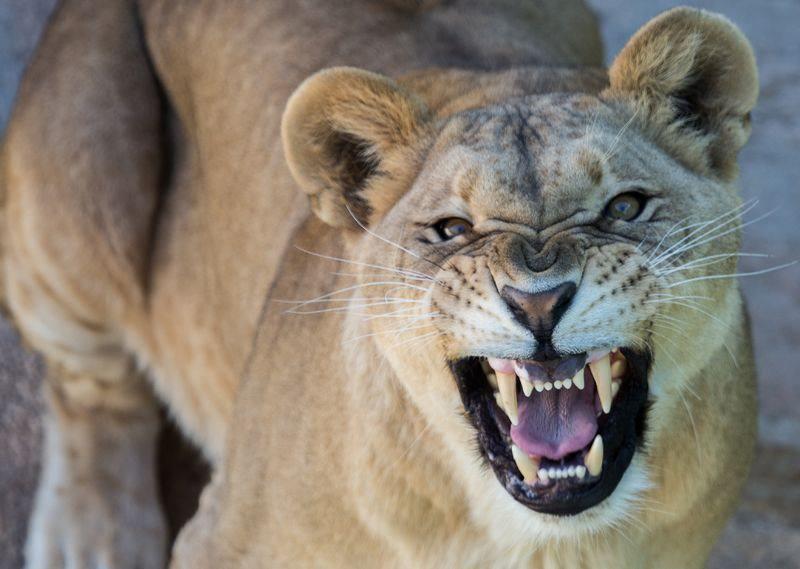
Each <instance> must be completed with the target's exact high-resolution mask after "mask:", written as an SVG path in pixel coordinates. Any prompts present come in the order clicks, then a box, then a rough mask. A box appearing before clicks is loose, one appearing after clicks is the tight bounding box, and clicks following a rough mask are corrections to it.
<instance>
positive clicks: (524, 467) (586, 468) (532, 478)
mask: <svg viewBox="0 0 800 569" xmlns="http://www.w3.org/2000/svg"><path fill="white" fill-rule="evenodd" d="M511 454H512V456H513V457H514V462H515V463H516V464H517V468H518V469H519V471H520V474H522V479H523V480H524V481H525V482H526V483H528V484H532V483H534V482H536V480H537V478H538V480H541V481H542V482H543V483H547V481H548V480H551V479H553V480H558V479H561V478H573V477H575V478H578V479H579V480H582V479H583V478H584V477H585V476H586V473H587V472H588V473H589V474H590V475H592V476H599V475H600V473H601V472H602V471H603V437H601V436H600V435H596V436H595V438H594V441H592V446H591V447H590V448H589V452H588V453H586V456H585V457H584V459H583V464H582V465H578V466H569V467H559V468H556V467H551V468H539V465H540V463H541V459H540V458H537V457H532V456H529V455H528V454H527V453H526V452H525V451H523V450H522V449H521V448H519V447H518V446H517V445H515V444H512V445H511Z"/></svg>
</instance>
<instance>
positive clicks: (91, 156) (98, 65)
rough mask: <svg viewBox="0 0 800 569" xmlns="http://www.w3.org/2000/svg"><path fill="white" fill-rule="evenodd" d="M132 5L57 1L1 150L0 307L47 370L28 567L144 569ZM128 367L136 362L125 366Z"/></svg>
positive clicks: (140, 63)
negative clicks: (0, 288) (0, 290)
mask: <svg viewBox="0 0 800 569" xmlns="http://www.w3.org/2000/svg"><path fill="white" fill-rule="evenodd" d="M136 5H137V3H135V2H129V1H127V0H103V1H102V2H97V1H96V0H64V1H62V2H61V3H60V5H59V8H58V9H57V11H56V12H55V14H54V16H53V18H52V20H51V21H50V23H49V25H48V28H47V30H46V32H45V34H44V36H43V39H42V41H41V43H40V45H39V47H38V49H37V53H36V55H35V57H34V58H33V60H32V62H31V65H30V66H29V68H28V69H27V71H26V74H25V77H24V78H23V81H22V83H21V85H20V90H19V94H18V99H17V102H16V105H15V108H14V110H13V114H12V117H11V120H10V122H9V126H8V130H7V134H6V140H5V144H4V147H3V152H2V162H3V163H2V164H0V173H2V175H3V180H2V182H0V186H2V187H3V188H4V189H5V191H6V196H5V204H4V211H3V214H2V215H3V219H2V225H3V226H4V227H3V230H2V238H1V239H0V241H2V248H3V255H2V257H3V258H2V261H3V268H4V279H3V280H4V285H5V287H4V288H5V291H4V296H5V299H4V300H5V301H6V302H7V304H8V308H9V310H10V312H11V316H12V317H13V320H14V322H15V324H16V325H17V327H18V328H19V330H20V332H21V334H22V336H23V338H24V339H25V341H26V342H27V343H28V344H29V345H30V346H32V347H33V348H35V349H36V350H38V351H39V352H41V353H42V354H43V355H44V357H45V359H46V361H47V363H48V367H49V369H48V376H47V378H48V380H47V384H46V387H45V392H46V393H45V395H46V400H47V415H46V417H45V426H46V427H45V448H44V470H43V472H42V477H41V483H40V489H39V493H38V496H37V501H36V506H35V512H34V514H33V518H32V520H31V523H30V532H29V537H28V546H27V564H28V567H29V568H31V569H44V568H47V569H60V568H62V567H66V568H69V569H72V568H75V569H99V568H103V569H120V568H128V567H130V568H137V569H157V568H161V567H163V564H164V559H165V552H166V544H165V538H166V532H165V527H164V522H163V520H162V514H161V511H160V506H159V504H158V500H157V492H156V480H155V476H156V475H155V463H154V452H155V438H156V433H157V430H158V413H157V408H156V403H155V401H154V399H153V396H152V394H151V393H150V391H149V386H148V385H147V384H146V382H145V381H143V379H142V377H141V374H140V373H139V372H138V371H137V370H136V366H135V365H134V358H133V355H132V354H133V351H134V350H136V349H137V346H138V345H139V344H140V343H141V342H138V343H137V340H138V339H139V338H141V337H142V335H143V332H142V330H146V329H147V326H148V318H149V313H148V308H147V290H146V283H147V282H148V270H149V269H148V263H149V253H148V251H149V243H150V240H151V237H152V233H153V227H154V224H155V219H156V215H157V209H156V204H157V197H158V193H159V188H160V185H161V183H162V173H163V170H162V145H163V141H162V137H161V134H162V127H163V125H162V122H161V119H162V107H161V101H160V98H159V93H158V88H157V85H156V81H155V78H154V77H153V73H152V69H151V67H150V65H149V62H148V60H147V55H146V50H145V46H144V43H143V42H144V39H143V37H142V35H141V33H140V30H139V29H138V25H137V14H136V12H135V10H136ZM137 355H139V356H141V354H137Z"/></svg>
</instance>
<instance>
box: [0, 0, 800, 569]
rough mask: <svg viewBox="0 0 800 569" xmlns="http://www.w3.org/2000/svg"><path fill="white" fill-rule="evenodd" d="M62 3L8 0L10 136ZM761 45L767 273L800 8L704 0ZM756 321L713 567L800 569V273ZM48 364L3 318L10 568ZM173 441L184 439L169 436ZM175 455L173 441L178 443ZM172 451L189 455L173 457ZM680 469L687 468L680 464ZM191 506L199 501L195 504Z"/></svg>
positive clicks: (626, 24)
mask: <svg viewBox="0 0 800 569" xmlns="http://www.w3.org/2000/svg"><path fill="white" fill-rule="evenodd" d="M54 4H55V0H0V133H2V130H3V127H4V125H5V123H6V121H7V119H8V114H9V112H10V107H11V104H12V100H13V97H14V93H15V91H16V87H17V83H18V81H19V77H20V74H21V73H22V71H23V69H24V66H25V63H26V61H27V60H28V58H29V56H30V54H31V52H32V50H33V48H34V47H35V45H36V42H37V39H38V37H39V34H40V32H41V30H42V27H43V25H44V24H45V22H46V20H47V17H48V15H49V13H50V11H51V10H52V7H53V5H54ZM590 4H591V5H592V6H593V7H594V8H595V10H596V11H597V13H598V15H599V16H600V22H601V28H602V31H603V35H604V38H605V41H606V54H607V55H606V60H607V61H608V62H610V60H611V59H612V58H613V56H614V54H616V53H617V52H618V51H619V49H620V48H621V47H622V46H623V45H624V43H625V41H626V40H627V39H628V38H629V37H630V36H631V35H632V34H633V33H634V32H635V31H636V30H637V29H638V28H639V26H641V25H642V24H643V23H644V22H645V21H647V20H648V19H649V18H651V17H652V16H654V15H656V14H657V13H659V12H661V11H663V10H665V9H667V8H671V7H673V6H674V5H676V3H675V2H670V1H667V0H647V1H645V0H639V1H638V2H632V1H631V0H627V1H623V0H590ZM692 4H693V5H694V6H697V7H701V8H706V9H709V10H714V11H717V12H721V13H723V14H725V15H726V16H728V17H729V18H731V19H732V20H733V21H734V22H736V23H737V24H738V25H739V26H740V27H741V28H742V30H743V31H744V33H745V34H746V35H747V37H748V38H749V39H750V41H751V42H752V43H753V46H754V48H755V51H756V56H757V58H758V67H759V71H760V81H761V97H760V100H759V103H758V106H757V107H756V109H755V111H754V113H753V135H752V138H751V139H750V142H749V144H748V145H747V146H746V147H745V149H744V151H743V152H742V155H741V160H740V163H741V180H740V185H741V187H742V192H743V194H744V197H745V199H758V200H759V205H758V207H757V208H755V210H754V211H753V212H751V213H750V214H749V215H748V218H750V219H753V218H755V217H757V216H758V215H760V214H762V213H766V212H769V211H773V213H772V214H771V215H770V216H769V217H768V218H767V219H765V220H763V221H760V222H758V223H755V224H753V225H751V226H749V227H748V228H746V230H745V240H744V247H743V250H744V251H746V252H751V253H769V254H771V255H773V258H772V259H748V258H744V259H743V260H742V262H741V264H740V268H741V270H742V271H745V272H747V271H757V270H760V269H763V268H767V267H770V266H774V265H778V264H781V263H784V262H787V261H791V260H795V259H799V258H800V220H798V215H800V1H798V0H760V1H759V2H754V1H752V0H704V1H698V2H693V3H692ZM742 285H743V287H744V290H745V294H746V296H747V300H748V304H749V307H750V312H751V315H752V319H753V326H754V334H755V349H756V359H757V364H758V369H759V375H760V397H761V414H760V442H759V450H758V455H757V458H756V463H755V465H754V467H753V471H752V474H751V477H750V479H749V481H748V484H747V487H746V490H745V495H744V499H743V501H742V504H741V506H740V508H739V510H738V512H737V514H736V516H735V517H734V518H733V520H732V521H731V522H730V524H729V525H728V528H727V529H726V531H725V533H724V534H723V536H722V539H721V540H720V541H719V543H718V544H717V546H716V549H715V553H714V555H713V557H712V560H711V562H710V564H709V567H711V568H712V569H739V568H755V567H758V568H770V569H783V568H800V265H795V266H793V267H790V268H788V269H785V270H781V271H777V272H774V273H770V274H767V275H762V276H751V277H745V278H743V279H742ZM41 374H42V365H41V362H40V361H39V360H38V359H37V358H36V357H34V356H33V355H31V354H29V353H27V352H25V351H23V350H22V348H21V347H20V345H19V339H18V337H17V335H16V333H15V332H14V331H13V330H12V329H11V328H10V326H9V325H8V323H7V322H6V321H5V320H4V319H2V318H0V569H16V568H18V567H21V565H22V556H21V546H22V543H23V541H24V536H25V528H26V524H27V517H28V513H29V510H30V506H31V501H32V498H33V492H34V489H35V487H36V479H37V476H38V466H39V452H40V445H41V425H40V420H39V412H40V409H41V400H40V396H39V385H40V381H41ZM168 438H171V439H174V438H175V435H174V434H172V435H168ZM168 446H170V448H172V447H174V444H173V445H168ZM174 452H179V453H180V454H179V456H178V458H175V456H174ZM170 454H171V455H172V456H171V459H170V460H169V461H166V462H168V463H169V464H168V465H167V466H168V468H169V469H171V471H172V473H173V474H172V475H171V476H170V475H169V473H168V474H167V475H166V476H165V477H166V478H169V479H170V480H172V482H171V483H170V485H168V486H167V488H166V490H165V491H164V497H165V499H166V500H167V501H168V502H170V503H172V504H174V506H173V508H172V509H174V510H178V513H177V514H176V515H177V517H178V518H182V517H185V516H186V515H188V514H189V513H190V512H189V511H188V509H190V508H191V499H189V498H187V496H191V495H192V494H193V493H194V491H195V490H196V488H197V487H198V485H199V484H201V483H202V480H203V476H204V474H203V468H202V466H200V465H199V464H198V462H197V460H196V459H195V458H194V457H193V456H192V455H191V452H188V451H186V450H179V451H170ZM676 468H680V465H676ZM187 502H189V504H188V505H187Z"/></svg>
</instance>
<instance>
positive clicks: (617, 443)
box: [451, 348, 650, 515]
mask: <svg viewBox="0 0 800 569" xmlns="http://www.w3.org/2000/svg"><path fill="white" fill-rule="evenodd" d="M649 368H650V355H649V354H647V353H642V352H638V351H635V350H631V349H627V348H614V349H613V350H604V351H595V352H590V353H588V354H586V353H584V354H578V355H573V356H569V357H565V358H562V359H553V360H542V361H538V360H505V359H495V358H488V359H486V358H477V357H471V358H465V359H461V360H458V361H456V362H453V363H452V364H451V369H452V371H453V373H454V375H455V377H456V382H457V384H458V389H459V392H460V393H461V399H462V401H463V403H464V408H465V409H466V410H467V413H468V415H469V417H470V420H471V421H472V423H473V425H474V426H475V428H476V430H477V432H478V443H479V445H480V448H481V451H482V453H483V455H484V457H485V458H486V460H487V461H488V462H489V464H491V466H492V469H493V470H494V473H495V475H496V476H497V478H498V480H499V481H500V482H501V484H503V486H504V487H505V488H506V490H507V491H508V492H509V493H510V494H511V495H512V496H513V497H514V498H515V499H516V500H517V501H519V502H521V503H522V504H524V505H526V506H528V507H529V508H531V509H533V510H536V511H537V512H542V513H547V514H556V515H574V514H578V513H580V512H582V511H584V510H586V509H588V508H591V507H592V506H595V505H596V504H598V503H600V502H601V501H603V500H604V499H605V498H607V497H608V496H609V495H610V494H611V493H612V492H613V491H614V489H615V488H616V487H617V484H619V481H620V480H621V479H622V475H623V474H624V473H625V470H626V469H627V468H628V466H629V464H630V462H631V460H632V459H633V455H634V452H635V451H636V448H637V446H638V445H639V444H640V443H641V441H642V434H643V432H644V427H645V420H646V414H647V389H648V388H647V375H648V372H649Z"/></svg>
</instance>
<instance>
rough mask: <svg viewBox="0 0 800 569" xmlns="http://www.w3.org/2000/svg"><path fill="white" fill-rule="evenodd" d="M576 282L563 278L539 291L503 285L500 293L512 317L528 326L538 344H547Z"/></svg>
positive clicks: (572, 295)
mask: <svg viewBox="0 0 800 569" xmlns="http://www.w3.org/2000/svg"><path fill="white" fill-rule="evenodd" d="M575 290H576V286H575V283H572V282H565V283H561V284H560V285H558V286H556V287H554V288H551V289H549V290H545V291H540V292H527V291H523V290H519V289H517V288H513V287H510V286H505V287H503V291H502V292H501V296H502V297H503V300H505V302H506V304H508V307H509V308H510V309H511V312H512V313H513V314H514V317H515V318H516V319H517V320H518V321H519V322H520V323H521V324H522V325H523V326H525V327H527V328H528V329H529V330H530V331H531V332H533V335H534V336H535V337H536V340H537V341H538V342H539V343H540V344H549V343H550V337H551V336H552V334H553V329H554V328H555V327H556V324H558V321H559V320H560V319H561V317H562V316H563V315H564V312H566V311H567V308H569V305H570V302H572V298H573V297H574V296H575Z"/></svg>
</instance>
